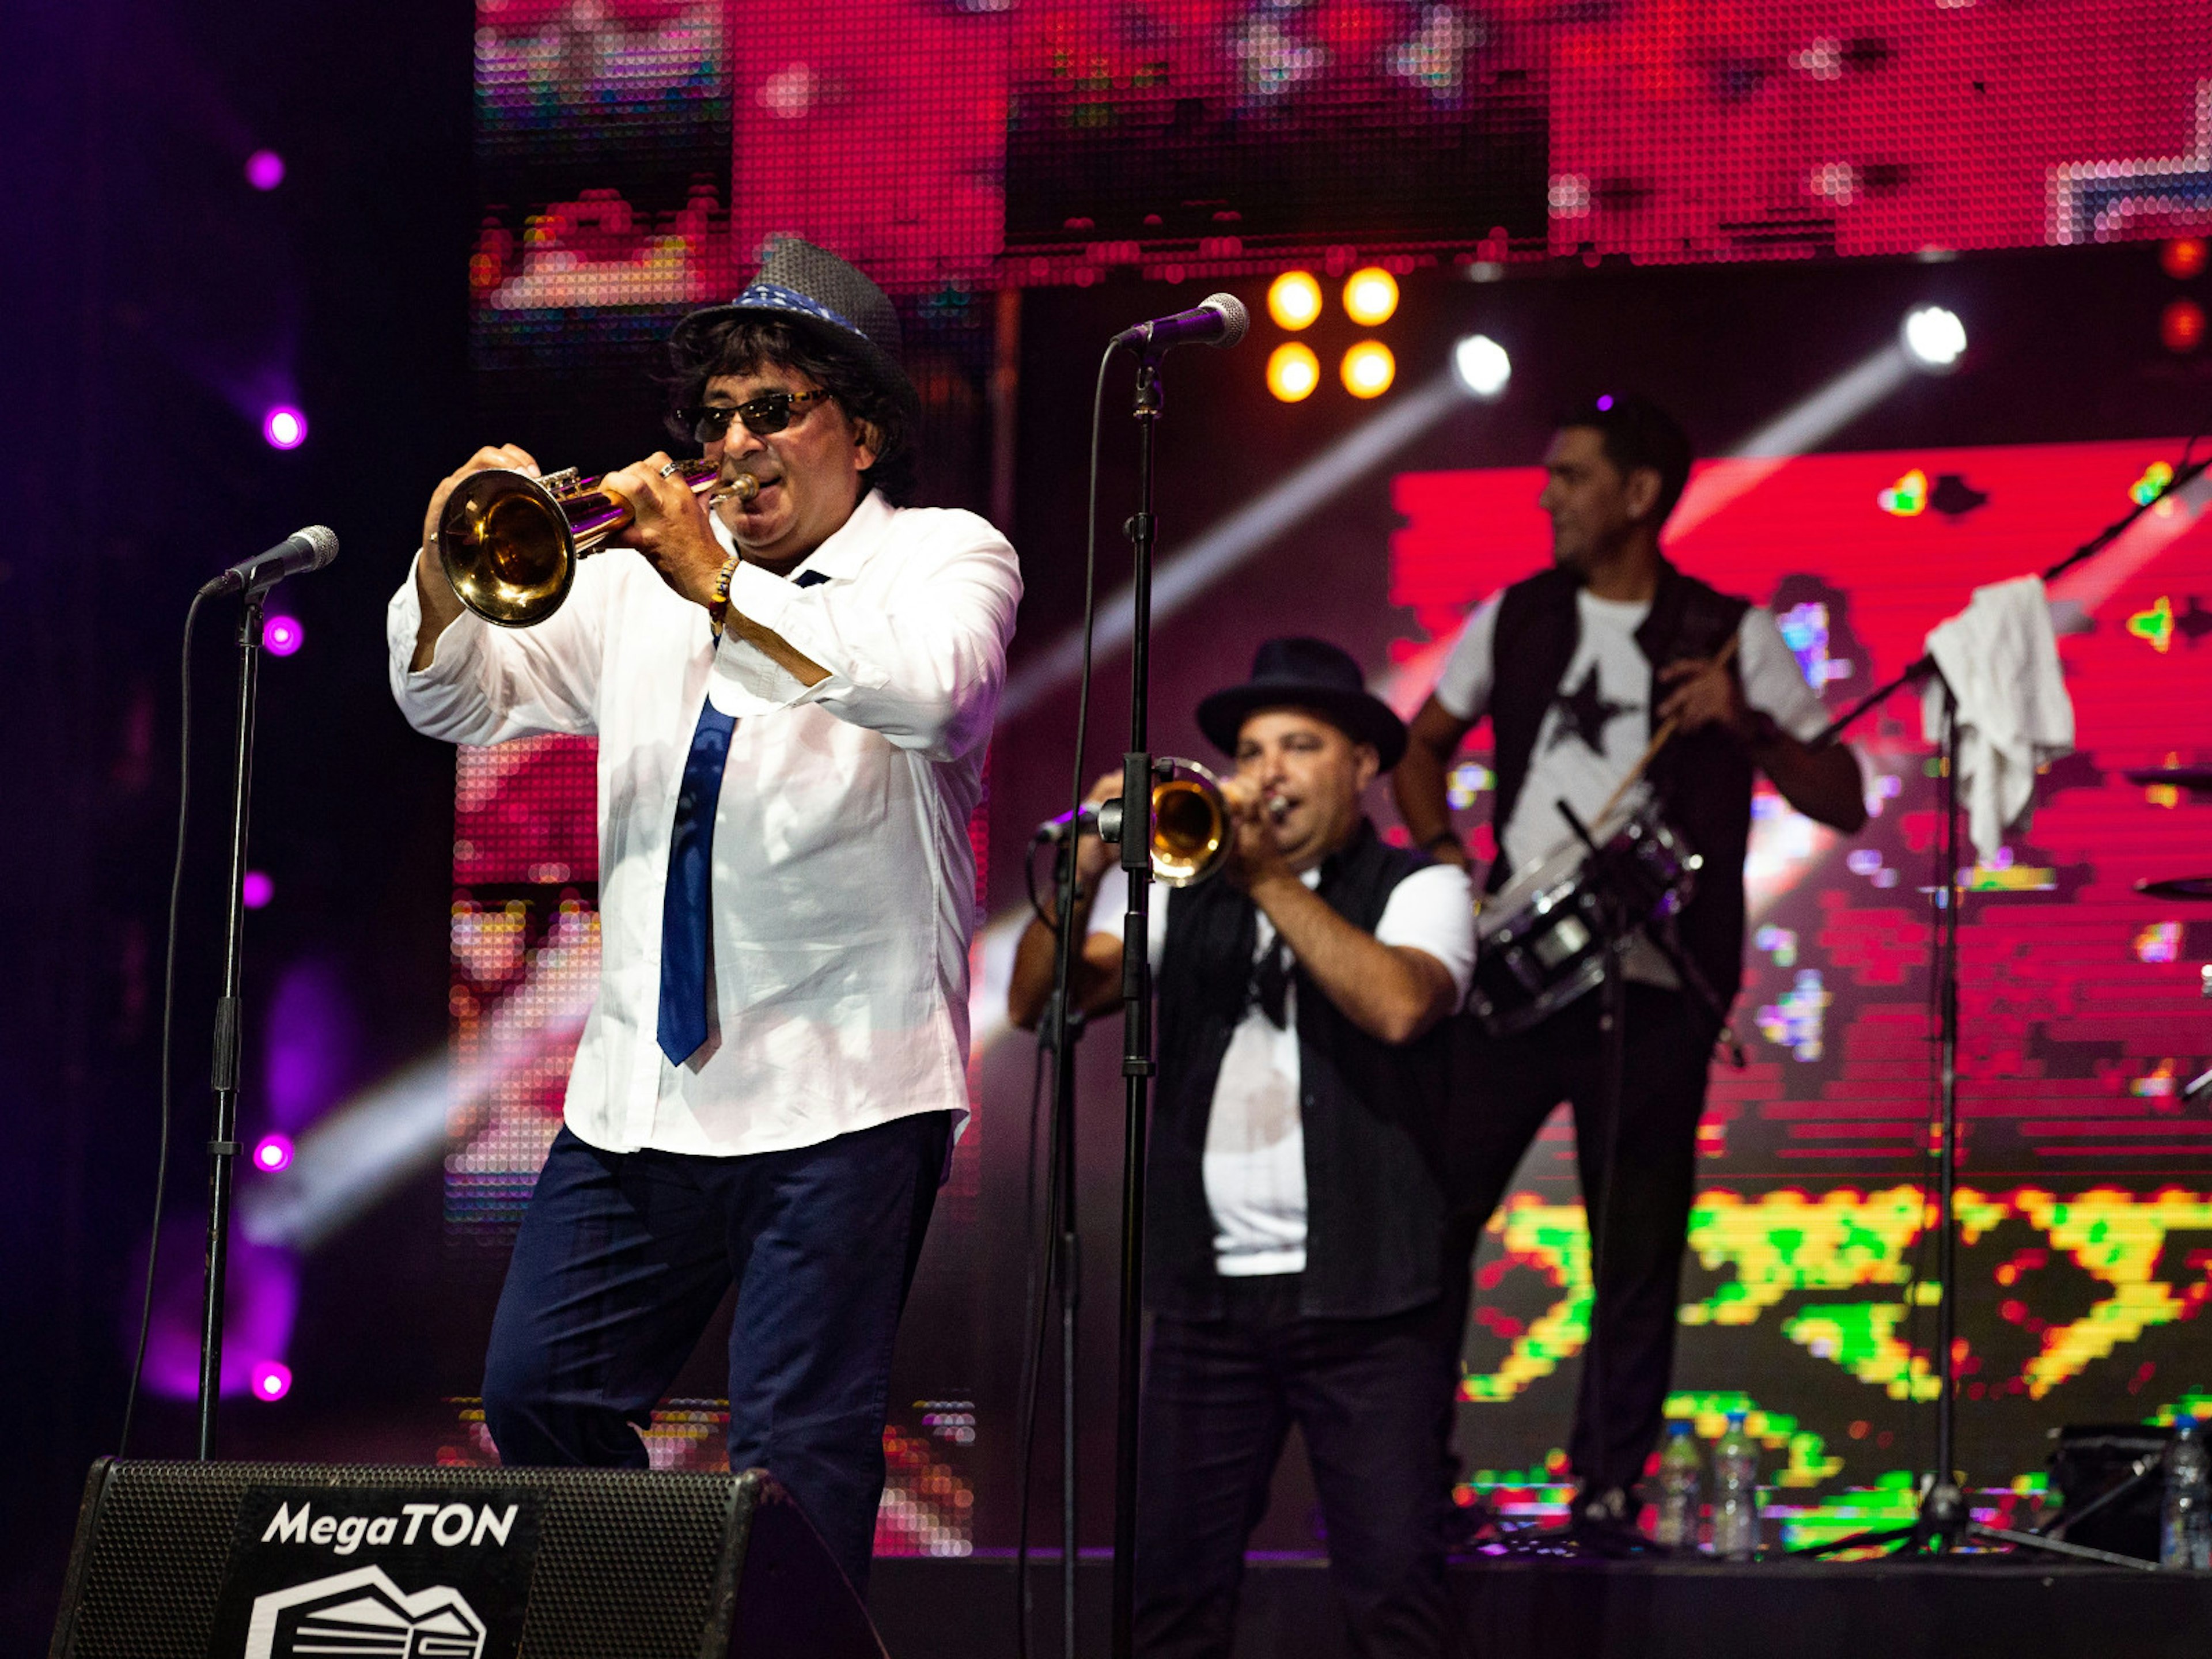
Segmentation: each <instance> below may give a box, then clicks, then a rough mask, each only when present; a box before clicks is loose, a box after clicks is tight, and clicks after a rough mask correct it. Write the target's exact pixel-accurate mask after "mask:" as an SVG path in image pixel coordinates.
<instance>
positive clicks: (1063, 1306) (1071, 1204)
mask: <svg viewBox="0 0 2212 1659" xmlns="http://www.w3.org/2000/svg"><path fill="white" fill-rule="evenodd" d="M1082 828H1083V815H1082V812H1081V811H1080V810H1079V811H1077V813H1076V816H1075V817H1074V818H1073V819H1072V820H1071V821H1070V822H1069V823H1068V826H1067V834H1066V836H1065V837H1063V838H1062V840H1061V841H1060V848H1059V855H1058V857H1057V859H1056V860H1054V881H1053V891H1054V915H1055V917H1056V918H1057V920H1058V921H1059V923H1060V932H1059V933H1058V935H1057V936H1056V937H1055V938H1054V941H1053V978H1052V1001H1051V1003H1050V1004H1049V1005H1048V1007H1047V1009H1046V1012H1045V1018H1044V1019H1043V1021H1042V1025H1041V1027H1040V1029H1041V1030H1042V1032H1043V1042H1044V1044H1045V1046H1046V1047H1047V1048H1049V1049H1050V1050H1051V1051H1052V1057H1053V1085H1052V1158H1051V1166H1050V1169H1049V1170H1048V1173H1047V1176H1046V1180H1047V1182H1048V1186H1049V1188H1050V1190H1051V1193H1052V1194H1053V1196H1052V1198H1051V1200H1050V1201H1049V1203H1048V1206H1047V1207H1048V1210H1050V1211H1051V1212H1053V1213H1054V1216H1055V1218H1056V1221H1057V1225H1055V1226H1054V1229H1053V1237H1052V1240H1051V1244H1050V1248H1051V1250H1052V1258H1051V1268H1050V1273H1049V1277H1050V1278H1051V1279H1052V1282H1053V1284H1054V1287H1055V1289H1056V1291H1057V1294H1058V1299H1059V1304H1060V1659H1075V1574H1076V1565H1077V1560H1078V1555H1077V1536H1076V1519H1077V1516H1076V1415H1075V1407H1076V1395H1075V1387H1076V1364H1075V1362H1076V1337H1077V1316H1078V1313H1079V1310H1080V1308H1081V1305H1082V1301H1083V1261H1082V1242H1083V1241H1082V1237H1081V1236H1080V1234H1079V1231H1078V1230H1077V1223H1076V1213H1075V1204H1076V1179H1075V1176H1076V1163H1075V1116H1076V1115H1075V1045H1076V1044H1077V1043H1078V1042H1080V1041H1081V1040H1082V1036H1083V1030H1084V1026H1085V1023H1086V1022H1085V1018H1084V1017H1083V1015H1082V1013H1081V1012H1080V1011H1079V1010H1077V1009H1075V1008H1073V1006H1071V1005H1070V1001H1069V987H1070V984H1071V981H1072V980H1073V970H1074V963H1075V958H1076V957H1077V956H1078V954H1079V952H1080V951H1081V950H1082V945H1081V941H1080V940H1079V939H1078V937H1077V935H1076V931H1075V887H1076V868H1075V866H1076V852H1077V848H1078V847H1079V842H1080V840H1081V836H1082ZM1024 1455H1026V1454H1024ZM1027 1542H1028V1541H1027V1539H1026V1538H1024V1541H1023V1543H1024V1547H1027ZM1022 1595H1023V1597H1024V1602H1025V1603H1026V1601H1027V1599H1028V1595H1029V1585H1028V1583H1026V1582H1024V1584H1023V1586H1022ZM1024 1619H1025V1620H1026V1614H1024ZM1026 1628H1027V1626H1026V1623H1025V1624H1024V1629H1026Z"/></svg>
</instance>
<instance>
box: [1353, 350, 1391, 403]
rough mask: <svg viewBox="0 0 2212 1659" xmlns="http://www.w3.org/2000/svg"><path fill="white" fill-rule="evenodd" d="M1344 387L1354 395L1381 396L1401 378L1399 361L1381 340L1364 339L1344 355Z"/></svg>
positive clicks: (1361, 396)
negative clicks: (1399, 376)
mask: <svg viewBox="0 0 2212 1659" xmlns="http://www.w3.org/2000/svg"><path fill="white" fill-rule="evenodd" d="M1342 373H1343V375H1344V389H1345V390H1346V392H1350V393H1351V394H1352V396H1353V397H1355V398H1379V397H1381V396H1382V395H1383V393H1384V392H1388V391H1389V389H1390V382H1391V381H1393V380H1396V379H1397V378H1398V360H1397V359H1396V358H1395V357H1393V356H1391V355H1390V348H1389V346H1386V345H1384V344H1383V342H1382V341H1380V340H1362V341H1361V342H1360V343H1358V345H1356V346H1354V347H1352V349H1351V350H1349V351H1347V352H1346V353H1345V354H1344V368H1343V370H1342Z"/></svg>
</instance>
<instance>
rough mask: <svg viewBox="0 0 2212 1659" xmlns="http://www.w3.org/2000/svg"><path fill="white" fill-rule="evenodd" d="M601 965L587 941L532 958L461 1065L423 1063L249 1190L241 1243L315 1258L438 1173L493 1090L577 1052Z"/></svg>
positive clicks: (437, 1058) (595, 946)
mask: <svg viewBox="0 0 2212 1659" xmlns="http://www.w3.org/2000/svg"><path fill="white" fill-rule="evenodd" d="M598 965H599V942H598V939H597V937H596V936H595V935H591V936H586V937H585V938H582V939H576V940H574V942H572V943H569V944H566V945H550V946H548V947H546V948H545V949H544V950H541V951H538V955H537V957H536V958H535V960H534V961H533V963H532V967H531V970H530V973H529V975H528V976H527V977H526V978H525V979H524V981H522V982H521V983H520V985H518V986H516V987H514V988H513V990H511V991H509V992H508V993H507V995H506V996H505V997H503V998H502V999H501V1000H500V1003H499V1006H497V1007H496V1008H495V1009H494V1010H493V1011H492V1012H491V1014H490V1016H489V1018H487V1019H486V1020H485V1022H484V1024H483V1030H482V1035H481V1039H480V1041H479V1042H478V1044H477V1055H476V1057H475V1059H474V1060H471V1062H470V1064H469V1065H467V1066H465V1067H461V1066H455V1065H454V1064H453V1060H451V1059H450V1058H449V1057H448V1056H447V1055H446V1054H435V1055H431V1056H427V1057H425V1058H423V1059H422V1060H416V1061H415V1062H414V1063H413V1064H411V1065H410V1066H405V1067H404V1068H403V1069H402V1070H400V1071H399V1072H398V1073H395V1074H394V1075H393V1076H392V1077H390V1078H388V1079H386V1080H385V1081H384V1082H382V1083H380V1084H378V1085H376V1086H375V1087H374V1088H372V1089H370V1090H369V1091H368V1092H367V1093H365V1094H362V1095H361V1096H359V1097H356V1098H355V1099H353V1100H351V1101H349V1102H348V1103H346V1104H344V1105H343V1106H341V1107H339V1108H337V1109H336V1110H334V1111H331V1113H329V1114H328V1115H325V1117H323V1118H322V1119H321V1120H320V1121H318V1122H317V1123H316V1124H315V1126H314V1127H313V1128H311V1129H309V1130H308V1131H307V1133H305V1134H303V1135H301V1137H300V1142H299V1146H298V1148H297V1150H296V1151H295V1153H294V1155H293V1158H292V1164H291V1167H290V1168H289V1169H287V1170H283V1172H282V1173H281V1174H276V1175H271V1176H265V1177H255V1178H253V1179H252V1180H251V1181H250V1182H249V1183H248V1184H247V1186H246V1190H245V1191H244V1192H243V1193H241V1194H240V1197H239V1204H238V1219H239V1226H240V1230H241V1231H243V1232H244V1233H245V1235H246V1237H248V1238H249V1239H251V1240H252V1241H253V1242H254V1243H257V1244H281V1245H285V1246H287V1247H289V1248H290V1249H295V1250H312V1249H314V1248H315V1247H316V1246H317V1245H319V1244H320V1243H323V1242H324V1241H325V1239H327V1238H329V1237H331V1235H332V1234H334V1233H336V1232H337V1231H340V1230H341V1229H343V1228H344V1227H346V1226H348V1225H350V1224H351V1223H352V1222H353V1221H355V1220H356V1219H357V1218H360V1217H361V1216H362V1215H363V1214H365V1213H366V1212H368V1210H370V1209H371V1208H373V1207H374V1206H375V1205H376V1204H377V1203H379V1202H380V1200H382V1199H383V1198H384V1196H385V1195H386V1194H387V1193H389V1192H390V1191H391V1190H392V1188H394V1187H396V1186H398V1184H399V1183H400V1182H403V1181H404V1180H406V1179H407V1177H408V1176H411V1175H413V1174H414V1173H415V1172H416V1170H420V1169H422V1168H423V1167H424V1166H425V1165H427V1164H433V1163H435V1162H436V1161H437V1158H438V1157H439V1155H440V1154H441V1153H442V1152H444V1151H445V1148H446V1144H447V1139H448V1137H449V1136H450V1135H452V1134H453V1133H457V1132H458V1129H459V1126H461V1125H464V1124H466V1123H468V1122H470V1121H471V1120H472V1119H474V1117H475V1116H476V1115H477V1113H478V1112H479V1111H481V1110H482V1109H483V1108H484V1107H485V1106H486V1104H487V1103H488V1102H489V1099H490V1097H491V1095H492V1092H493V1091H495V1089H497V1088H498V1086H499V1085H500V1084H501V1082H502V1081H504V1080H505V1079H507V1078H508V1077H509V1076H511V1075H513V1074H514V1073H517V1072H520V1071H521V1070H522V1069H524V1068H525V1067H526V1066H530V1065H532V1064H534V1063H535V1062H536V1061H538V1060H540V1059H543V1058H544V1056H545V1055H547V1054H550V1053H552V1052H553V1051H554V1050H556V1048H562V1047H563V1046H573V1045H574V1042H575V1040H576V1037H577V1036H578V1034H579V1033H580V1032H581V1030H583V1025H584V1017H585V1015H586V1014H587V1013H589V1012H591V1005H592V998H593V996H595V995H596V994H597V993H598V990H599V973H598Z"/></svg>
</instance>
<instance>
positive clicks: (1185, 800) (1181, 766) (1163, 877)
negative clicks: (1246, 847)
mask: <svg viewBox="0 0 2212 1659" xmlns="http://www.w3.org/2000/svg"><path fill="white" fill-rule="evenodd" d="M1158 765H1159V767H1160V768H1162V769H1164V770H1165V771H1166V773H1167V775H1166V776H1165V777H1164V778H1161V779H1160V781H1158V782H1157V783H1155V784H1154V785H1153V786H1152V878H1153V879H1154V880H1155V881H1161V882H1164V883H1166V884H1168V885H1169V886H1170V887H1188V886H1190V885H1191V884H1193V883H1194V882H1201V881H1204V880H1205V879H1206V878H1207V877H1208V876H1210V875H1212V874H1213V873H1214V872H1216V871H1218V870H1219V869H1220V868H1221V862H1222V860H1223V858H1224V857H1225V855H1226V854H1227V853H1228V851H1229V802H1228V799H1227V798H1226V797H1225V795H1224V794H1223V793H1222V791H1221V780H1220V779H1219V778H1217V777H1215V776H1214V775H1213V774H1212V773H1211V772H1209V771H1207V770H1206V769H1205V768H1204V767H1203V766H1200V764H1199V763H1197V762H1196V761H1188V760H1174V759H1169V760H1164V761H1161V762H1159V763H1158Z"/></svg>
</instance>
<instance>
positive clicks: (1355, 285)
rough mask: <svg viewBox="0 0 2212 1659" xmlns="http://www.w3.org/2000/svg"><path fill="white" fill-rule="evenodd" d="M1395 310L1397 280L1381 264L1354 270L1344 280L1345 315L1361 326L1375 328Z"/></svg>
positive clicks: (1387, 319) (1396, 306) (1385, 320)
mask: <svg viewBox="0 0 2212 1659" xmlns="http://www.w3.org/2000/svg"><path fill="white" fill-rule="evenodd" d="M1397 309H1398V279H1397V278H1396V277H1395V276H1392V275H1391V274H1390V273H1389V271H1387V270H1383V267H1382V266H1380V265H1370V266H1368V267H1367V268H1366V269H1365V270H1355V271H1353V272H1352V275H1351V276H1347V277H1346V278H1345V279H1344V311H1345V315H1346V316H1347V317H1349V318H1351V319H1352V321H1353V322H1355V323H1358V325H1360V326H1361V327H1362V328H1376V327H1379V326H1381V325H1383V324H1384V323H1387V322H1389V320H1390V317H1391V313H1394V312H1395V311H1396V310H1397Z"/></svg>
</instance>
